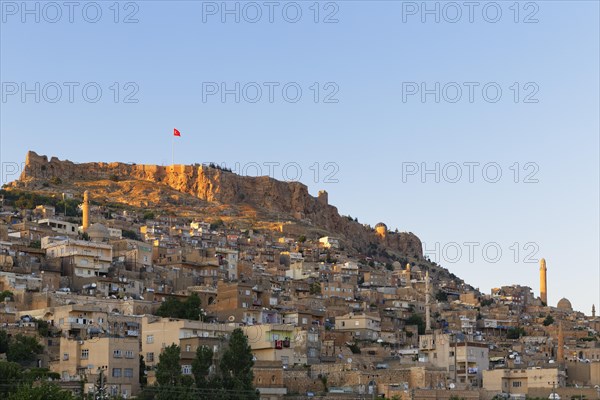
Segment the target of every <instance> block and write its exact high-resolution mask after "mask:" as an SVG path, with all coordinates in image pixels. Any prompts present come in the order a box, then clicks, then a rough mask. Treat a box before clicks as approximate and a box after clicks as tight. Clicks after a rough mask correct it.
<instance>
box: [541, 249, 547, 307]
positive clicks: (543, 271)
mask: <svg viewBox="0 0 600 400" xmlns="http://www.w3.org/2000/svg"><path fill="white" fill-rule="evenodd" d="M546 271H547V269H546V260H545V259H543V258H542V259H541V260H540V299H542V301H543V302H544V304H546V305H548V293H547V291H546Z"/></svg>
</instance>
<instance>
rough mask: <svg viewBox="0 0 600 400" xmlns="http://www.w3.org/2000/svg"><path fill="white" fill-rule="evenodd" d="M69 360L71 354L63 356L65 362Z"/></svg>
mask: <svg viewBox="0 0 600 400" xmlns="http://www.w3.org/2000/svg"><path fill="white" fill-rule="evenodd" d="M68 359H69V353H64V354H63V361H67V360H68Z"/></svg>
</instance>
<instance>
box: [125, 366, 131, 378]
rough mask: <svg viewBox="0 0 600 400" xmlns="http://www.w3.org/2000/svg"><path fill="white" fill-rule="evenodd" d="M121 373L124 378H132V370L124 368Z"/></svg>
mask: <svg viewBox="0 0 600 400" xmlns="http://www.w3.org/2000/svg"><path fill="white" fill-rule="evenodd" d="M123 373H124V376H125V378H133V368H125V370H124V371H123Z"/></svg>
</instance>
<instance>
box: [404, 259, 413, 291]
mask: <svg viewBox="0 0 600 400" xmlns="http://www.w3.org/2000/svg"><path fill="white" fill-rule="evenodd" d="M404 274H405V276H406V286H407V287H412V282H411V280H410V263H407V264H406V269H405V270H404Z"/></svg>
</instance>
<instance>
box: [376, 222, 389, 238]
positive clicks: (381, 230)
mask: <svg viewBox="0 0 600 400" xmlns="http://www.w3.org/2000/svg"><path fill="white" fill-rule="evenodd" d="M387 230H388V229H387V225H386V224H384V223H383V222H380V223H378V224H377V225H375V233H377V236H379V237H380V238H382V239H385V236H386V235H387Z"/></svg>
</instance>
